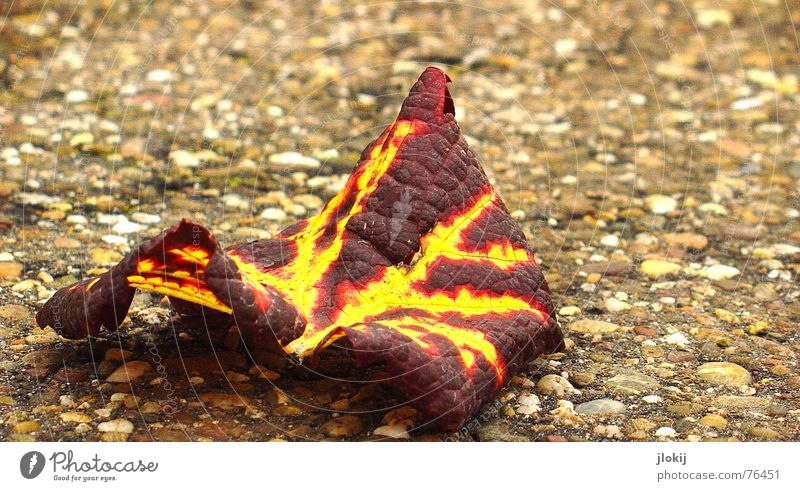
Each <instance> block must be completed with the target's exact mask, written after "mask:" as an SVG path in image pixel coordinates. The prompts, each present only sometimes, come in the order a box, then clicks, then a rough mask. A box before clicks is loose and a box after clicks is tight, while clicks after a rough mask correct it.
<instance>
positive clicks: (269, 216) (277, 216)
mask: <svg viewBox="0 0 800 491" xmlns="http://www.w3.org/2000/svg"><path fill="white" fill-rule="evenodd" d="M261 218H263V219H265V220H272V221H276V222H279V221H282V220H286V218H287V217H286V212H285V211H283V210H281V209H280V208H266V209H264V211H262V212H261Z"/></svg>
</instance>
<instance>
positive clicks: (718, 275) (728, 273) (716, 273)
mask: <svg viewBox="0 0 800 491" xmlns="http://www.w3.org/2000/svg"><path fill="white" fill-rule="evenodd" d="M739 273H740V271H739V270H738V269H736V268H734V267H733V266H727V265H725V264H715V265H713V266H709V267H707V268H705V269H704V270H703V271H702V272H701V274H702V275H703V276H705V277H706V278H708V279H710V280H713V281H717V280H729V279H731V278H733V277H735V276H738V275H739Z"/></svg>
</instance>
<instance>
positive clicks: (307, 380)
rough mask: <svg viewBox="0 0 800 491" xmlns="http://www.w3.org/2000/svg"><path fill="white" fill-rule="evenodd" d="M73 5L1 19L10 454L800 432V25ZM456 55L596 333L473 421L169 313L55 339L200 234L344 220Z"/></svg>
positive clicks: (748, 9) (644, 7)
mask: <svg viewBox="0 0 800 491" xmlns="http://www.w3.org/2000/svg"><path fill="white" fill-rule="evenodd" d="M42 3H43V2H37V1H30V0H22V1H20V0H16V2H14V3H13V6H12V7H11V8H9V6H8V5H7V3H4V4H3V6H2V7H0V55H2V59H3V61H1V62H0V90H1V92H0V197H2V200H0V439H2V440H23V441H29V440H113V441H118V440H129V441H135V440H152V439H155V440H270V439H275V440H319V439H349V440H374V439H385V438H395V439H411V440H467V441H471V440H510V441H528V440H532V441H541V440H549V441H553V440H555V441H558V440H564V439H566V440H688V441H705V440H725V441H749V440H800V410H799V409H797V408H798V407H800V370H799V365H798V355H800V329H798V321H800V302H798V297H800V287H799V286H798V274H800V248H798V244H799V243H800V227H798V215H800V196H799V195H798V181H800V123H798V122H797V121H798V120H799V119H800V118H798V107H800V106H799V105H798V102H800V95H798V71H799V70H798V66H800V64H799V63H798V61H799V60H798V52H799V50H798V35H797V32H796V30H795V26H794V24H793V21H794V22H796V21H797V19H800V10H798V7H797V5H796V4H793V3H791V2H786V3H785V2H781V1H778V0H753V1H751V0H741V1H739V0H721V1H719V2H710V1H699V0H698V1H686V2H671V1H648V2H633V1H630V2H610V1H597V0H592V1H589V2H582V1H577V0H574V1H558V2H553V3H551V2H536V1H534V2H531V1H522V0H520V1H518V2H491V4H492V7H491V9H486V8H482V7H478V6H473V7H468V6H458V5H452V4H435V3H421V4H416V3H402V4H391V3H376V4H373V5H371V6H363V5H362V6H359V5H357V4H356V3H350V2H342V3H340V2H333V1H331V2H322V3H321V4H318V3H317V2H300V3H298V2H293V3H292V4H291V6H290V4H289V3H288V2H286V3H279V2H264V4H263V5H262V3H261V2H249V1H248V2H244V1H242V2H238V3H237V2H230V1H221V0H217V1H213V0H194V1H191V0H185V1H176V0H172V1H158V2H153V4H154V5H152V6H150V7H143V6H141V5H140V4H142V3H144V2H132V1H126V0H117V1H111V0H93V1H83V2H79V3H80V4H81V5H82V6H81V7H79V8H76V7H75V5H74V4H75V3H78V2H66V1H49V2H44V3H46V5H47V6H46V7H45V8H44V9H43V8H42V7H41V4H42ZM790 5H794V7H790ZM792 9H794V10H792ZM430 64H433V65H436V66H439V67H441V68H443V69H445V70H446V71H447V72H448V73H449V74H450V76H451V77H452V78H453V80H454V82H453V84H452V86H451V91H452V93H453V96H454V98H455V101H456V108H457V115H458V119H459V122H460V124H461V126H462V129H463V130H464V133H465V134H466V135H468V139H469V142H470V144H471V145H472V147H473V148H474V149H475V150H476V151H477V153H478V154H479V155H480V156H481V159H482V161H483V163H484V165H485V167H486V169H487V172H488V173H489V174H490V176H491V177H492V180H493V182H494V183H495V185H496V186H497V188H498V189H499V190H500V192H501V195H502V196H503V197H504V198H505V200H506V203H507V205H508V207H509V209H511V210H513V211H514V216H515V218H517V219H518V220H519V221H520V223H522V225H523V228H524V230H525V232H526V234H527V236H528V238H529V239H530V242H531V244H532V245H533V246H534V248H535V249H536V251H537V255H538V257H539V258H540V260H541V263H542V264H543V266H544V268H545V270H546V272H547V278H548V281H549V282H550V286H551V289H552V290H553V292H554V296H555V301H556V302H557V305H558V308H559V309H560V312H559V319H560V321H561V324H562V326H563V328H564V331H565V334H566V336H567V349H566V351H565V352H564V353H558V354H555V355H551V356H550V357H548V358H546V359H539V360H536V361H534V362H532V363H531V364H530V366H529V367H528V369H527V370H526V371H525V373H524V374H523V376H520V377H516V378H514V379H513V380H512V381H511V383H510V384H509V386H508V387H507V388H505V389H504V390H503V391H502V392H501V393H500V394H499V395H498V397H497V398H496V400H495V401H493V402H492V403H490V404H488V405H487V406H486V407H485V408H484V409H483V410H482V412H481V413H480V414H479V415H478V416H477V417H476V418H474V419H473V420H472V421H470V422H469V423H468V424H467V425H466V426H465V427H464V428H463V429H462V430H461V431H459V432H457V433H451V434H442V433H436V432H435V430H433V429H431V428H429V427H424V426H422V427H420V425H422V424H423V423H424V421H422V420H421V418H420V417H418V416H417V414H416V412H415V411H414V410H413V409H411V408H410V407H409V406H405V405H403V400H402V398H401V397H400V396H398V395H397V394H395V393H392V392H391V391H390V390H388V389H387V388H386V387H384V386H383V385H381V384H380V383H377V382H370V381H369V380H371V379H376V378H379V377H380V375H381V373H380V371H379V369H378V370H376V371H375V372H372V373H368V374H367V376H366V380H365V377H364V374H363V373H359V374H356V372H354V371H353V369H352V366H351V364H350V363H349V360H347V359H346V358H344V357H342V356H341V355H340V354H338V353H336V352H335V351H334V352H332V353H330V354H328V355H326V356H329V357H330V358H331V360H330V361H331V363H330V365H331V366H332V367H333V368H331V371H330V372H328V373H325V374H321V375H319V374H318V375H314V374H312V373H310V371H309V370H308V369H307V367H303V366H294V365H287V364H286V362H285V360H283V359H280V358H278V357H276V356H275V355H273V354H271V353H268V352H255V353H250V352H247V351H246V350H245V349H244V347H242V346H240V345H239V343H238V339H239V338H238V334H237V333H236V332H233V331H228V332H226V331H225V330H221V331H220V332H214V331H212V332H210V333H209V332H205V331H203V330H197V329H191V328H188V327H185V326H181V325H179V324H175V323H173V322H172V321H171V317H172V314H171V312H170V310H169V306H168V304H167V303H165V301H164V299H161V298H158V297H157V296H151V295H147V294H139V295H138V296H137V297H136V300H135V301H134V306H133V308H132V309H131V312H130V316H129V318H128V319H126V321H125V325H124V327H125V329H123V330H122V331H119V332H118V333H110V334H108V333H107V334H105V335H104V336H103V337H101V338H99V339H95V340H92V341H91V342H87V341H80V342H69V341H65V340H63V339H61V338H59V337H58V336H57V335H56V334H55V333H54V332H53V331H52V329H50V328H47V329H43V330H42V329H39V328H37V327H36V326H35V324H34V322H33V314H34V312H35V311H36V309H37V308H38V306H39V305H41V304H42V303H43V302H44V301H45V300H46V299H47V298H49V296H50V295H51V294H52V293H53V291H54V290H55V289H57V288H58V287H61V286H65V285H67V284H70V283H72V282H73V281H75V280H76V279H80V278H83V277H85V276H88V275H92V274H96V273H98V272H101V271H103V270H104V268H106V267H108V266H109V265H110V264H113V263H114V262H116V261H117V260H118V259H119V258H120V257H121V256H122V255H123V254H124V253H125V252H127V251H129V250H130V248H131V247H135V245H136V244H138V243H139V242H140V241H142V240H144V239H146V238H148V237H150V236H153V235H155V234H157V233H158V232H159V231H160V230H161V229H162V228H163V227H165V226H167V225H169V224H172V223H174V222H175V221H177V220H179V219H180V218H181V217H187V218H191V219H193V220H195V221H198V222H201V223H204V224H207V225H208V226H210V227H211V229H212V230H213V231H214V233H215V234H216V236H217V237H218V238H219V239H220V241H221V242H222V243H223V244H232V243H234V242H242V241H245V240H251V239H256V238H264V237H269V236H270V235H271V234H274V233H276V232H277V231H278V230H280V229H281V228H283V227H284V226H285V225H288V224H290V223H292V222H294V221H295V220H297V219H298V218H302V217H305V216H306V215H308V214H314V213H316V212H317V211H318V210H319V209H320V207H321V206H322V204H323V202H324V201H325V200H327V199H328V198H329V197H330V196H332V195H333V194H334V193H335V192H336V191H337V190H338V189H339V186H341V185H342V183H343V182H344V180H345V179H346V177H347V175H348V173H349V172H350V170H351V168H352V165H353V163H354V162H355V161H356V160H357V155H358V153H359V152H360V151H361V149H362V148H363V147H364V145H365V144H366V143H368V142H369V141H370V140H371V139H373V138H374V137H375V136H376V135H377V133H378V132H379V131H380V130H381V129H382V128H383V127H384V126H385V125H386V124H388V123H390V122H391V121H392V120H393V118H394V116H395V114H396V111H397V109H398V107H399V103H400V101H401V100H402V98H403V96H404V94H405V92H406V91H407V90H408V87H409V86H410V85H411V83H413V81H414V80H415V79H416V76H417V75H418V74H419V73H420V72H421V71H422V69H424V67H425V66H427V65H430ZM123 360H127V361H128V370H127V372H126V371H125V369H124V368H121V367H122V361H123Z"/></svg>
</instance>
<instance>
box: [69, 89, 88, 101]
mask: <svg viewBox="0 0 800 491" xmlns="http://www.w3.org/2000/svg"><path fill="white" fill-rule="evenodd" d="M88 98H89V94H88V93H87V92H86V91H85V90H70V91H69V92H67V97H66V100H67V102H69V103H70V104H78V103H80V102H83V101H85V100H86V99H88Z"/></svg>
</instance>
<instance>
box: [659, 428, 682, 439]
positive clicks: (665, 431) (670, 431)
mask: <svg viewBox="0 0 800 491" xmlns="http://www.w3.org/2000/svg"><path fill="white" fill-rule="evenodd" d="M677 434H678V432H677V431H675V429H674V428H670V427H669V426H662V427H661V428H659V429H657V430H656V436H664V437H671V436H675V435H677Z"/></svg>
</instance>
